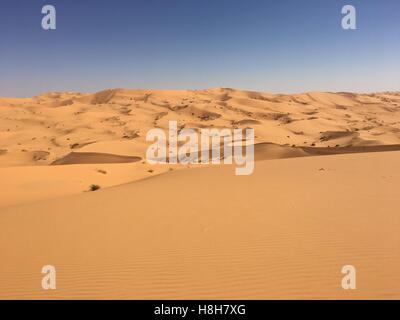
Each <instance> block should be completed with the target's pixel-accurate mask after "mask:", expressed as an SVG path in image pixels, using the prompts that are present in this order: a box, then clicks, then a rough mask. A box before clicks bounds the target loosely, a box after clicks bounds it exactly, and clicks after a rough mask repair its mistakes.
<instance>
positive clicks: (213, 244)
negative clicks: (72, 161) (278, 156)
mask: <svg viewBox="0 0 400 320" xmlns="http://www.w3.org/2000/svg"><path fill="white" fill-rule="evenodd" d="M399 161H400V153H399V152H387V153H365V154H352V155H340V156H337V155H336V156H329V157H306V158H296V159H286V160H271V161H260V162H259V163H258V170H257V171H256V173H255V174H254V175H251V176H246V177H239V178H238V177H236V176H234V175H232V170H231V168H229V167H212V168H203V169H192V170H181V171H178V172H172V173H168V174H165V175H159V176H157V177H155V178H152V179H146V180H142V181H138V182H135V183H131V184H126V185H124V186H120V187H114V188H110V189H107V190H103V191H98V192H94V193H84V194H80V195H76V196H68V197H61V198H58V199H54V200H47V201H45V202H40V203H37V204H31V205H27V206H16V207H10V208H8V209H2V210H1V212H0V213H1V214H0V224H1V226H2V233H1V234H0V254H1V261H2V263H1V265H0V283H1V287H2V290H1V293H0V295H1V297H3V298H11V297H18V298H141V299H148V298H161V299H165V298H172V299H173V298H185V299H188V298H202V299H203V298H204V299H206V298H254V299H260V298H264V299H265V298H278V299H280V298H289V299H294V298H343V299H348V298H354V299H357V298H396V299H398V298H400V296H399V292H400V273H399V268H400V236H399V233H398V230H399V228H400V216H399V215H398V210H397V198H396V196H397V187H398V186H399V185H400V172H399V170H398V169H397V167H398V166H397V164H398V162H399ZM210 181H212V183H210ZM371 182H372V183H371ZM45 264H53V265H55V266H56V267H57V272H58V273H57V275H58V278H57V279H58V287H57V288H58V289H57V290H55V291H51V292H48V291H47V292H45V291H43V290H41V289H40V286H39V285H40V279H41V274H40V270H41V266H42V265H45ZM347 264H352V265H354V266H356V267H357V272H358V278H357V279H358V280H357V284H358V287H357V290H355V291H350V292H348V291H344V290H342V289H341V287H340V283H341V278H342V276H343V275H342V274H341V273H340V270H341V267H342V266H343V265H347Z"/></svg>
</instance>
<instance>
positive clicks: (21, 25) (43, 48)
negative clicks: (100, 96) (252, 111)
mask: <svg viewBox="0 0 400 320" xmlns="http://www.w3.org/2000/svg"><path fill="white" fill-rule="evenodd" d="M45 4H52V5H54V6H55V7H56V9H57V30H55V31H44V30H42V28H41V19H42V14H41V8H42V6H43V5H45ZM345 4H352V5H354V6H355V7H356V9H357V27H358V30H356V31H345V30H343V29H342V28H341V18H342V15H341V8H342V6H343V5H345ZM221 86H222V87H235V88H241V89H252V90H260V91H269V92H288V93H289V92H304V91H315V90H323V91H380V90H400V1H399V0H346V1H342V0H303V1H300V0H279V1H278V0H240V1H239V0H46V1H41V0H1V1H0V96H20V97H23V96H31V95H36V94H39V93H43V92H47V91H83V92H92V91H97V90H101V89H104V88H111V87H128V88H176V89H199V88H209V87H221Z"/></svg>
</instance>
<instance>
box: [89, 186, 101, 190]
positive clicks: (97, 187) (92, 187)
mask: <svg viewBox="0 0 400 320" xmlns="http://www.w3.org/2000/svg"><path fill="white" fill-rule="evenodd" d="M100 188H101V187H100V186H99V185H97V184H92V185H91V186H90V187H89V190H90V191H96V190H99V189H100Z"/></svg>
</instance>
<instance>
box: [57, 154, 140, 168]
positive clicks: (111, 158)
mask: <svg viewBox="0 0 400 320" xmlns="http://www.w3.org/2000/svg"><path fill="white" fill-rule="evenodd" d="M140 160H142V158H140V157H129V156H121V155H116V154H110V153H96V152H71V153H69V154H67V155H66V156H65V157H62V158H61V159H58V160H56V161H54V162H53V163H52V164H54V165H66V164H90V163H126V162H136V161H140Z"/></svg>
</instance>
